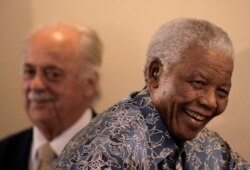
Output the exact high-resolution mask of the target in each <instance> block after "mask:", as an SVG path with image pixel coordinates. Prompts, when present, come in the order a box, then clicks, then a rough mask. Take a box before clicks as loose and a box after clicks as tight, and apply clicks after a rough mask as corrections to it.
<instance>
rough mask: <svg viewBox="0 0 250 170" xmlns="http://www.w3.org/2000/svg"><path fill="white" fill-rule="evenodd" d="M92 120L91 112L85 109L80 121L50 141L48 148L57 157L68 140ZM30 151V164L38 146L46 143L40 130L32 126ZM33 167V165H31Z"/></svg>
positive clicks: (34, 158) (33, 159)
mask: <svg viewBox="0 0 250 170" xmlns="http://www.w3.org/2000/svg"><path fill="white" fill-rule="evenodd" d="M91 119H92V111H91V110H90V109H87V110H86V111H85V112H84V113H83V114H82V116H81V117H80V119H78V120H77V121H76V122H75V123H74V124H73V125H72V126H71V127H69V128H68V129H67V130H66V131H64V132H63V133H62V134H60V135H59V136H57V137H56V138H55V139H53V140H52V141H50V142H49V143H50V146H51V148H52V149H53V150H54V152H55V153H56V154H57V156H58V155H60V153H61V152H62V150H63V148H64V146H65V145H66V144H67V143H68V142H69V140H70V139H71V138H72V137H73V136H74V135H75V134H76V133H77V132H79V131H80V130H81V129H82V128H83V127H85V126H86V125H87V124H88V123H89V122H90V121H91ZM32 142H33V143H32V149H31V162H36V159H37V158H36V153H37V150H38V148H39V147H40V146H42V145H43V144H45V143H47V142H48V141H47V139H46V138H45V137H44V135H43V134H42V133H41V132H40V130H39V129H38V128H37V127H36V126H34V128H33V140H32ZM31 166H32V167H34V166H33V165H31Z"/></svg>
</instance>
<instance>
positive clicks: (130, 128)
mask: <svg viewBox="0 0 250 170" xmlns="http://www.w3.org/2000/svg"><path fill="white" fill-rule="evenodd" d="M144 129H145V122H144V121H143V118H142V116H141V113H140V110H139V109H137V108H136V107H135V106H134V105H132V104H129V103H128V102H126V101H122V102H120V103H118V104H116V105H114V106H112V107H111V108H109V109H108V110H106V111H104V112H103V113H102V114H100V115H98V116H97V117H96V118H94V119H93V121H91V122H90V123H89V125H88V126H87V127H86V128H84V129H82V130H81V131H80V132H79V133H78V134H77V135H76V136H75V137H74V138H73V139H72V140H71V141H70V142H69V143H68V145H67V146H66V148H65V150H64V151H63V153H62V154H61V156H60V158H59V164H58V165H59V167H60V168H61V169H64V168H66V169H67V168H70V167H73V166H80V165H79V164H84V166H83V167H84V168H90V167H92V166H94V165H95V164H96V163H97V162H99V163H100V167H96V168H97V169H98V168H103V167H113V168H119V167H121V164H122V163H121V161H122V157H127V156H128V153H130V151H131V150H133V149H135V148H133V147H134V146H135V145H136V144H135V142H136V139H137V140H140V139H141V138H143V137H142V136H143V135H142V134H143V131H144ZM141 141H144V140H142V139H141ZM137 142H138V141H137ZM84 168H83V169H84Z"/></svg>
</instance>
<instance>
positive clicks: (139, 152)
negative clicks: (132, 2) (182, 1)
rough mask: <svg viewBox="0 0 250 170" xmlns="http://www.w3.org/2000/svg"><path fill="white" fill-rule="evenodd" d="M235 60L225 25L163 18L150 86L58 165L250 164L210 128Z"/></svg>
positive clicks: (149, 66) (101, 119) (100, 122)
mask: <svg viewBox="0 0 250 170" xmlns="http://www.w3.org/2000/svg"><path fill="white" fill-rule="evenodd" d="M233 65H234V50H233V46H232V43H231V41H230V39H229V37H228V35H227V33H225V32H224V31H223V30H222V29H221V28H219V27H217V26H215V25H213V24H211V23H210V22H207V21H204V20H197V19H185V18H183V19H176V20H173V21H171V22H169V23H167V24H165V25H163V26H162V27H161V28H160V29H159V30H158V31H157V33H156V34H155V35H154V36H153V38H152V40H151V43H150V45H149V49H148V54H147V58H146V65H145V82H146V87H145V88H144V89H143V90H142V91H140V92H134V93H132V94H131V95H129V96H128V97H127V98H126V99H124V100H122V101H121V102H119V103H117V104H115V105H114V106H112V107H111V108H109V109H107V110H106V111H105V112H104V113H103V114H102V115H100V116H98V117H97V118H96V119H95V120H94V121H93V122H92V123H90V124H89V125H88V126H87V127H86V128H84V129H83V130H82V131H80V133H78V134H77V135H76V136H75V137H74V138H73V139H72V140H71V141H70V143H69V144H68V145H67V146H66V148H65V150H64V151H63V152H62V155H61V156H60V158H59V161H58V164H57V169H70V170H78V169H112V170H114V169H128V170H131V169H133V170H134V169H139V170H142V169H144V170H147V169H148V170H156V169H173V170H174V169H178V170H179V169H190V170H193V169H199V170H204V169H211V170H212V169H213V170H214V169H250V165H249V164H248V163H247V162H246V161H244V160H243V159H242V158H240V156H239V155H238V154H237V153H235V152H233V151H232V149H231V148H230V146H229V145H228V144H227V142H225V141H224V140H223V139H222V138H221V137H220V136H219V135H218V134H217V133H215V132H212V131H209V130H208V129H206V128H205V126H206V124H207V123H208V122H209V121H211V120H212V119H213V118H214V117H216V116H218V115H220V114H221V113H223V111H224V110H225V109H226V106H227V103H228V95H229V92H230V88H231V76H232V72H233Z"/></svg>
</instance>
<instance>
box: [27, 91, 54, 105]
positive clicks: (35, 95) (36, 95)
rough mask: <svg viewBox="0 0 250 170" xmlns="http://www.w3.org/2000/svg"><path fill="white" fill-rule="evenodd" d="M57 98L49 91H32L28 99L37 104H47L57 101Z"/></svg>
mask: <svg viewBox="0 0 250 170" xmlns="http://www.w3.org/2000/svg"><path fill="white" fill-rule="evenodd" d="M55 98H56V97H55V96H54V95H53V94H52V93H50V92H48V91H42V92H41V91H40V92H37V91H30V92H29V93H28V99H29V100H30V101H35V102H46V101H54V100H55Z"/></svg>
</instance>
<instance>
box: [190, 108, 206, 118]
mask: <svg viewBox="0 0 250 170" xmlns="http://www.w3.org/2000/svg"><path fill="white" fill-rule="evenodd" d="M185 113H186V114H187V115H188V116H190V117H191V118H193V119H195V120H196V121H204V120H205V119H206V118H207V117H206V116H204V115H202V114H200V113H199V112H196V111H192V110H189V109H186V110H185Z"/></svg>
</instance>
